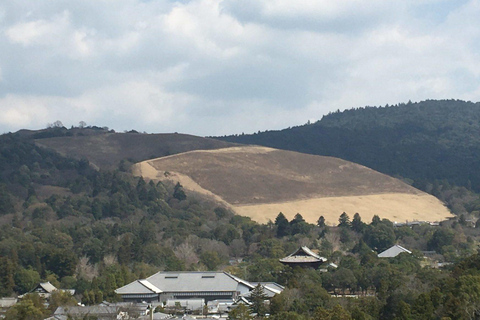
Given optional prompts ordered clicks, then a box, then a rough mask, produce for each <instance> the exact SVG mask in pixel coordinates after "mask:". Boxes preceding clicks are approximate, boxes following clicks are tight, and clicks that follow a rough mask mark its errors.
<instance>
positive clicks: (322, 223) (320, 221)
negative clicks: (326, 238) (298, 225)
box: [317, 216, 325, 228]
mask: <svg viewBox="0 0 480 320" xmlns="http://www.w3.org/2000/svg"><path fill="white" fill-rule="evenodd" d="M317 226H318V227H319V228H324V227H325V217H324V216H320V218H318V220H317Z"/></svg>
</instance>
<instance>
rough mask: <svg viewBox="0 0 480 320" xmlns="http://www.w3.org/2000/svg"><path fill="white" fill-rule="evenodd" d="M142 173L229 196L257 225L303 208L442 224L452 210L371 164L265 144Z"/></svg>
mask: <svg viewBox="0 0 480 320" xmlns="http://www.w3.org/2000/svg"><path fill="white" fill-rule="evenodd" d="M134 172H135V174H137V175H141V176H143V177H144V178H148V179H154V180H156V179H157V180H174V181H175V182H177V181H179V182H180V183H181V185H183V187H184V188H185V189H191V190H194V191H197V192H200V193H206V194H209V195H211V196H214V197H216V198H217V199H218V200H223V201H225V202H226V203H228V204H229V205H230V206H232V207H233V209H234V210H235V211H236V212H237V213H239V214H241V215H245V216H248V217H250V218H252V219H253V220H256V221H258V222H262V223H265V222H268V220H271V221H274V220H275V218H276V216H277V215H278V213H279V212H283V213H284V214H285V216H286V217H287V218H288V219H293V218H294V216H295V214H297V213H301V214H302V216H303V217H304V218H305V220H306V221H307V222H310V223H316V221H317V220H318V218H319V217H320V216H322V215H323V216H324V217H325V219H326V221H327V222H328V223H332V224H335V223H336V222H337V221H338V217H339V216H340V214H341V213H342V212H347V213H349V214H350V215H351V216H353V214H354V213H356V212H358V213H360V214H361V216H362V217H363V218H364V219H365V220H366V221H370V220H371V219H372V218H373V216H374V215H378V216H380V217H382V218H387V219H390V220H392V221H406V220H410V221H411V220H425V221H441V220H444V219H446V218H447V217H450V216H451V214H450V212H449V211H448V210H447V208H445V207H444V206H443V204H442V203H441V202H440V201H439V200H438V199H436V198H435V197H433V196H431V195H428V194H426V193H423V192H421V191H419V190H417V189H415V188H413V187H411V186H409V185H407V184H406V183H404V182H402V181H400V180H398V179H395V178H392V177H389V176H387V175H385V174H381V173H379V172H376V171H374V170H371V169H369V168H366V167H364V166H361V165H358V164H355V163H351V162H348V161H345V160H341V159H338V158H333V157H322V156H314V155H308V154H302V153H298V152H291V151H284V150H277V149H271V148H262V147H246V146H240V147H233V148H223V149H217V150H199V151H191V152H185V153H180V154H176V155H173V156H169V157H162V158H158V159H153V160H147V161H144V162H141V163H138V164H136V165H135V169H134Z"/></svg>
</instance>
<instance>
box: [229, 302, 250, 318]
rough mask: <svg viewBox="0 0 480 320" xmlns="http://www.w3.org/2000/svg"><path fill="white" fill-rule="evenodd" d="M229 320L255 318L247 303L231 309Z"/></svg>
mask: <svg viewBox="0 0 480 320" xmlns="http://www.w3.org/2000/svg"><path fill="white" fill-rule="evenodd" d="M228 320H253V316H252V315H251V314H250V309H249V308H248V307H247V306H246V305H244V304H239V305H238V306H237V307H235V309H233V310H232V311H230V313H229V314H228Z"/></svg>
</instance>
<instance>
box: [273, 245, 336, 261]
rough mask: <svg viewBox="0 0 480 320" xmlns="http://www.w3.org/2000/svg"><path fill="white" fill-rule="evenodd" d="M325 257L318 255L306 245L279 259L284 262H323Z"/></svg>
mask: <svg viewBox="0 0 480 320" xmlns="http://www.w3.org/2000/svg"><path fill="white" fill-rule="evenodd" d="M325 261H327V258H324V257H320V256H319V255H318V254H316V253H314V252H313V251H312V250H310V249H309V248H307V247H300V248H299V249H298V250H297V251H295V252H294V253H292V254H290V255H289V256H287V257H285V258H282V259H280V262H286V263H296V262H297V263H305V262H325Z"/></svg>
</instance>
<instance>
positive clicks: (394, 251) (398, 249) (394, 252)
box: [378, 244, 412, 258]
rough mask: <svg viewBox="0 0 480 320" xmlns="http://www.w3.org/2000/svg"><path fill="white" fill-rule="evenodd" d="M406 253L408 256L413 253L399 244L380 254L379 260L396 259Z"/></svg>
mask: <svg viewBox="0 0 480 320" xmlns="http://www.w3.org/2000/svg"><path fill="white" fill-rule="evenodd" d="M403 252H406V253H408V254H411V253H412V251H410V250H408V249H405V248H404V247H402V246H399V245H398V244H396V245H394V246H392V247H390V248H388V249H387V250H385V251H383V252H381V253H379V254H378V257H379V258H394V257H396V256H398V255H399V254H400V253H403Z"/></svg>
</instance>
